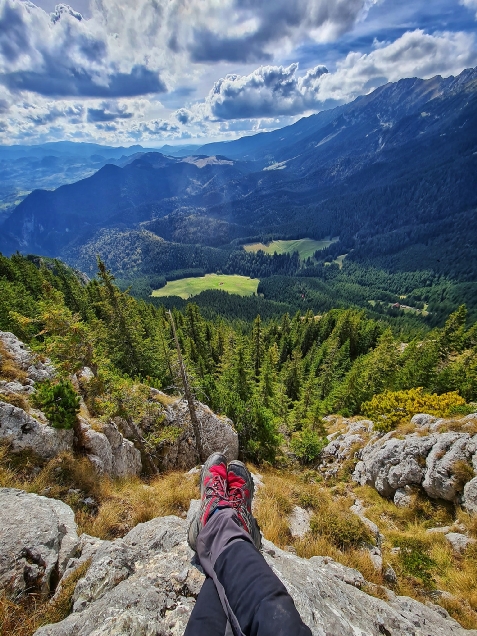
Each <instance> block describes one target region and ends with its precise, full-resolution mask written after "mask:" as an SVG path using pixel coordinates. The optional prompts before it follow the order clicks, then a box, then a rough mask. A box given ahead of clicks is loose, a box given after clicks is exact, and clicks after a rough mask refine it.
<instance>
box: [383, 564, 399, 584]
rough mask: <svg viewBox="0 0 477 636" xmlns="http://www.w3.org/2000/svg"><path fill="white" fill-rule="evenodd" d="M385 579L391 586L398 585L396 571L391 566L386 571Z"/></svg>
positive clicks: (384, 573)
mask: <svg viewBox="0 0 477 636" xmlns="http://www.w3.org/2000/svg"><path fill="white" fill-rule="evenodd" d="M383 578H384V580H385V581H386V583H389V584H390V585H396V583H397V581H398V578H397V574H396V572H395V571H394V568H392V567H391V566H390V565H388V566H387V567H386V569H385V570H384V572H383Z"/></svg>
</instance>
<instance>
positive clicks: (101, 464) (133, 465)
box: [79, 418, 142, 477]
mask: <svg viewBox="0 0 477 636" xmlns="http://www.w3.org/2000/svg"><path fill="white" fill-rule="evenodd" d="M79 421H80V427H81V438H82V444H83V446H84V448H85V450H86V452H87V454H88V459H89V460H90V461H91V463H92V464H93V466H94V468H95V470H96V471H97V472H98V473H99V474H101V475H103V474H107V475H110V476H111V477H128V476H130V475H139V474H140V473H141V470H142V463H141V453H140V451H139V450H137V448H135V446H134V444H133V443H132V442H130V441H129V440H128V439H126V438H124V437H123V435H122V434H121V433H120V432H119V430H118V429H117V427H116V426H115V424H113V423H112V422H107V423H106V424H103V425H102V429H101V431H95V430H93V429H92V428H91V427H90V425H89V424H88V422H87V421H86V420H85V419H84V418H79Z"/></svg>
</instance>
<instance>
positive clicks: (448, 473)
mask: <svg viewBox="0 0 477 636" xmlns="http://www.w3.org/2000/svg"><path fill="white" fill-rule="evenodd" d="M469 442H470V435H469V434H468V433H442V434H441V435H439V436H438V437H437V439H436V441H435V444H434V445H433V447H432V449H431V452H430V453H429V455H428V456H427V459H426V467H427V470H426V473H425V477H424V480H423V482H422V487H423V488H424V490H425V491H426V493H427V494H428V495H429V497H433V498H436V499H445V500H446V501H454V500H455V498H456V496H457V494H458V493H459V492H461V490H462V484H461V482H460V480H459V479H458V478H457V477H456V476H455V475H454V473H453V467H454V465H455V464H456V462H458V461H464V462H468V461H469V460H470V458H471V451H470V448H469V447H472V450H473V451H474V452H475V448H474V444H469Z"/></svg>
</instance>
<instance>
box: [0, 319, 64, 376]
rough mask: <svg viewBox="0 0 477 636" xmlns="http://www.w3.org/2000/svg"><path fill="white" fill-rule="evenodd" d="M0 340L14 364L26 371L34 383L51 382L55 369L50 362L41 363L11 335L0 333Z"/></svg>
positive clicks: (4, 332) (5, 332)
mask: <svg viewBox="0 0 477 636" xmlns="http://www.w3.org/2000/svg"><path fill="white" fill-rule="evenodd" d="M0 340H1V341H2V343H3V345H4V347H5V349H6V350H7V351H8V353H9V354H10V355H11V356H12V358H13V360H14V362H15V364H16V365H17V366H18V367H19V368H20V369H22V370H23V371H26V373H27V375H28V377H29V378H30V379H31V380H33V381H34V382H43V381H44V380H51V379H52V378H53V377H54V376H55V374H56V372H55V368H54V367H53V365H52V364H51V362H50V361H49V360H45V362H41V361H40V359H39V358H38V356H35V355H34V354H33V353H32V352H31V350H30V349H29V348H28V347H27V346H26V345H25V344H24V343H23V342H22V341H21V340H19V339H18V338H17V337H16V336H15V335H14V334H13V333H10V332H8V331H0Z"/></svg>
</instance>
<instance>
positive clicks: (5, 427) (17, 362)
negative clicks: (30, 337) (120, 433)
mask: <svg viewBox="0 0 477 636" xmlns="http://www.w3.org/2000/svg"><path fill="white" fill-rule="evenodd" d="M0 342H1V343H2V345H3V347H4V348H5V350H6V351H7V352H8V354H9V356H10V358H11V362H12V363H13V364H14V366H15V367H16V368H17V369H18V370H19V371H21V372H23V373H21V374H19V376H20V375H21V377H19V378H18V379H17V380H13V381H6V380H2V381H0V392H2V393H3V394H4V395H5V396H6V397H5V400H9V399H10V396H18V397H20V398H22V397H25V396H26V397H27V396H29V395H31V394H32V393H34V391H35V382H39V381H43V380H51V379H52V378H53V377H54V376H55V369H54V367H53V366H52V364H51V363H50V361H49V360H46V361H45V362H42V361H41V360H40V359H39V358H38V357H37V356H35V355H34V354H33V353H32V352H31V351H30V349H29V348H28V347H27V346H26V345H24V344H23V342H21V340H19V339H18V338H17V337H16V336H14V335H13V334H12V333H9V332H4V331H0ZM12 401H13V400H12ZM25 404H26V402H24V400H20V402H19V404H18V405H15V406H14V405H13V404H10V403H8V402H4V401H0V440H2V441H5V442H8V443H9V444H10V448H11V450H12V451H13V452H20V451H23V450H31V451H33V452H34V453H35V454H37V455H38V456H39V457H42V458H43V459H51V458H53V457H55V456H56V455H58V453H60V452H62V451H67V450H71V449H72V447H73V431H67V430H58V429H54V428H52V427H51V426H49V425H48V421H47V419H46V418H45V416H44V414H43V413H41V411H37V410H34V409H30V412H29V413H27V412H26V411H25V410H23V408H21V406H24V405H25Z"/></svg>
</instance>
